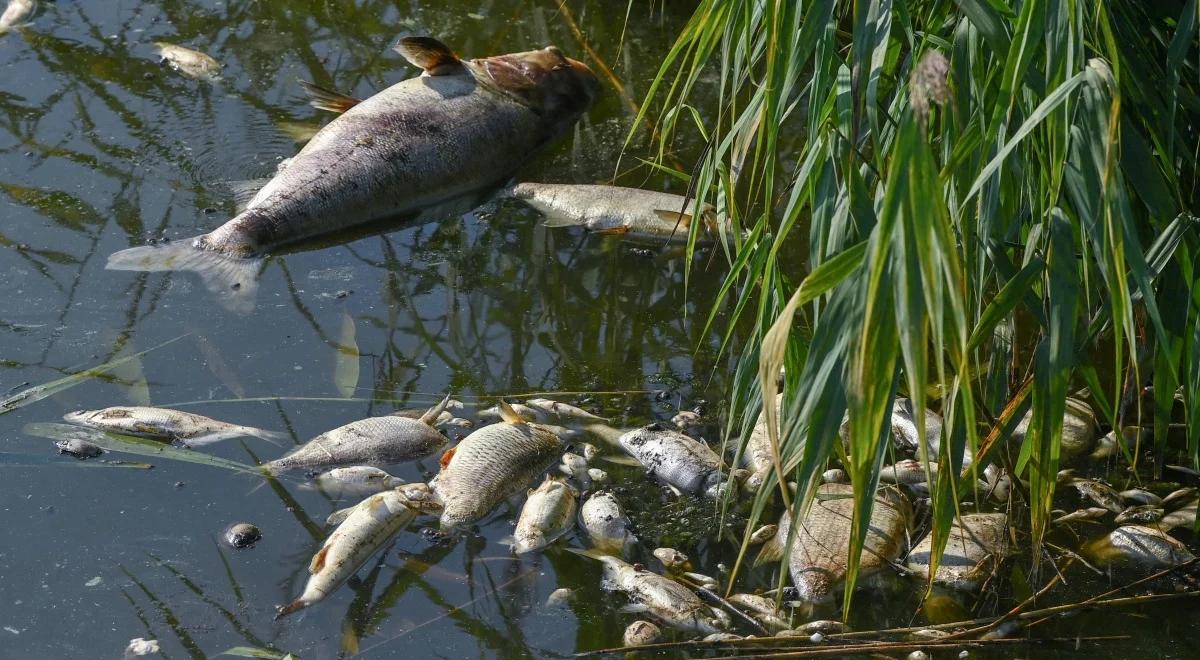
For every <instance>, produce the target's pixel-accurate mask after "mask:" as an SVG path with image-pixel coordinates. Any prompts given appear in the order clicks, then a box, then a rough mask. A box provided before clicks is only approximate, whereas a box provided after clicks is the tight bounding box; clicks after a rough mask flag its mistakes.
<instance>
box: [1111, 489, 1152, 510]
mask: <svg viewBox="0 0 1200 660" xmlns="http://www.w3.org/2000/svg"><path fill="white" fill-rule="evenodd" d="M1118 494H1119V495H1120V496H1121V500H1122V501H1124V502H1128V503H1129V504H1153V505H1155V506H1162V503H1163V499H1162V498H1161V497H1159V496H1158V495H1155V494H1154V493H1151V492H1150V491H1148V490H1142V489H1141V488H1131V489H1129V490H1123V491H1121V492H1120V493H1118Z"/></svg>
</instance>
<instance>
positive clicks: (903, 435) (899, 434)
mask: <svg viewBox="0 0 1200 660" xmlns="http://www.w3.org/2000/svg"><path fill="white" fill-rule="evenodd" d="M923 426H924V428H925V447H926V449H927V450H928V452H929V458H930V460H935V459H936V458H937V456H938V452H939V451H940V450H941V442H942V417H941V415H938V414H937V413H935V412H933V411H932V410H929V409H928V408H926V409H925V420H924V423H923ZM891 429H892V446H893V447H894V448H895V449H896V451H898V452H901V453H903V454H905V455H909V456H912V455H916V454H918V453H919V451H920V433H919V431H918V428H917V419H916V410H915V406H914V405H913V402H912V400H910V399H906V398H904V397H896V398H895V399H893V400H892V416H891ZM838 432H839V434H840V435H841V437H842V442H843V443H847V447H848V443H849V442H850V420H849V419H848V418H847V419H846V420H845V421H843V422H842V426H841V428H840V429H839V431H838ZM969 462H970V461H969V457H967V458H965V459H964V461H963V467H966V465H968V464H969Z"/></svg>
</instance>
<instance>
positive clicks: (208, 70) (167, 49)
mask: <svg viewBox="0 0 1200 660" xmlns="http://www.w3.org/2000/svg"><path fill="white" fill-rule="evenodd" d="M154 46H155V47H156V48H158V54H159V56H160V57H162V61H163V63H164V64H166V65H168V66H170V67H171V68H172V69H174V70H176V71H178V72H180V73H182V74H183V75H185V76H187V77H189V78H197V79H200V80H208V81H210V82H214V81H216V80H218V79H220V77H221V63H220V62H218V61H216V60H215V59H213V58H212V56H211V55H208V54H207V53H202V52H200V51H198V50H192V49H191V48H184V47H183V46H176V45H175V44H169V43H167V42H165V41H156V42H154Z"/></svg>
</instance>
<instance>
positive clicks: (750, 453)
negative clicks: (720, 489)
mask: <svg viewBox="0 0 1200 660" xmlns="http://www.w3.org/2000/svg"><path fill="white" fill-rule="evenodd" d="M782 405H783V395H782V394H779V395H776V397H775V415H776V417H775V419H776V420H778V419H780V414H781V413H782V408H781V406H782ZM773 456H774V452H773V451H772V450H771V436H770V430H769V429H768V428H767V416H766V411H762V412H760V413H759V414H758V421H756V422H755V423H754V428H753V429H751V430H750V436H749V437H748V438H747V439H746V448H745V449H744V450H743V452H742V465H745V466H746V467H747V468H748V469H749V470H750V472H751V474H750V477H749V478H748V479H746V481H745V483H744V487H745V489H746V492H748V493H756V492H758V489H759V488H760V487H762V484H763V481H765V480H766V478H767V474H768V473H770V471H771V469H772V468H774V467H775V461H774V458H773Z"/></svg>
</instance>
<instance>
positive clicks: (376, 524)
mask: <svg viewBox="0 0 1200 660" xmlns="http://www.w3.org/2000/svg"><path fill="white" fill-rule="evenodd" d="M417 513H418V511H417V510H416V509H415V508H413V507H412V506H410V505H409V501H408V498H406V497H405V496H404V494H403V493H401V492H400V491H396V490H389V491H387V492H384V493H379V494H376V495H372V496H371V497H369V498H368V499H367V500H366V501H364V502H362V503H361V504H358V505H356V506H355V507H354V508H353V510H352V511H351V513H350V514H349V516H347V517H346V519H345V521H344V522H342V523H341V524H340V525H339V526H338V528H337V529H336V530H334V532H333V533H332V534H330V535H329V538H327V539H325V543H324V544H323V545H322V546H321V549H320V550H319V551H318V552H317V554H316V555H314V556H313V558H312V561H311V562H310V563H309V565H308V572H309V578H308V583H307V584H305V585H304V592H303V593H302V594H301V595H300V597H299V598H297V599H296V600H294V601H292V602H291V603H290V604H288V605H287V606H285V607H282V608H280V610H279V613H278V614H277V615H276V616H275V619H276V620H279V619H281V618H283V617H285V616H287V615H289V614H292V613H293V612H298V611H300V610H302V609H304V608H306V607H309V606H311V605H312V604H314V603H316V602H318V601H320V600H322V599H323V598H325V597H326V596H328V595H329V594H331V593H333V592H334V590H336V589H337V588H338V587H340V586H342V584H343V583H345V582H346V580H348V579H350V576H352V575H354V573H355V572H357V571H358V569H359V567H361V566H362V565H363V564H364V563H366V561H367V560H368V559H370V558H371V555H373V554H375V552H376V551H378V550H379V549H380V548H382V547H383V545H384V544H385V543H387V542H388V540H390V539H391V538H392V537H393V536H395V535H396V534H397V533H398V532H399V531H400V530H402V529H404V528H405V527H407V526H408V525H409V524H410V523H412V522H413V521H414V520H416V518H417Z"/></svg>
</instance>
